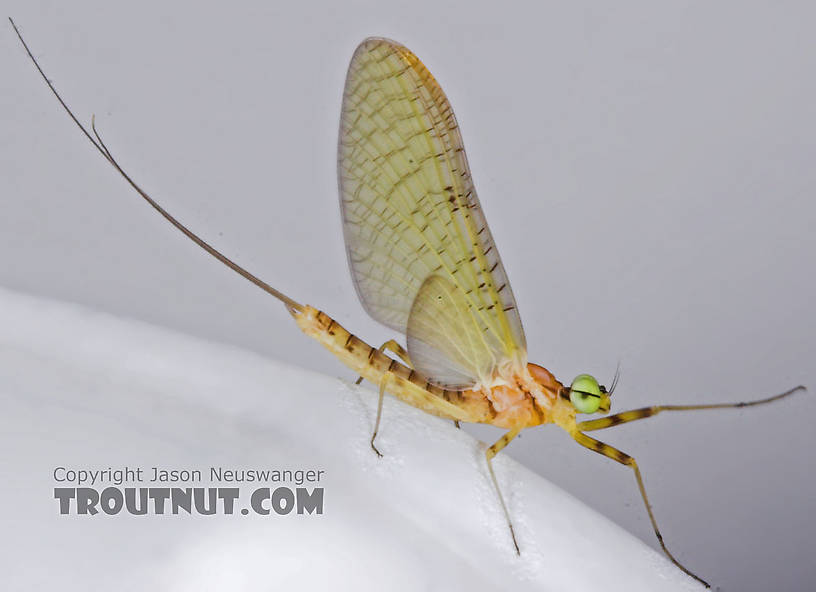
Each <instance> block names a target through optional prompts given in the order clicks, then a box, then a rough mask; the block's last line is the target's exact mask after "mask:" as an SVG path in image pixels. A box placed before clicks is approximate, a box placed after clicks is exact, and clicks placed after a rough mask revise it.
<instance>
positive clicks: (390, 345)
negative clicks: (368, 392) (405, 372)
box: [354, 339, 414, 384]
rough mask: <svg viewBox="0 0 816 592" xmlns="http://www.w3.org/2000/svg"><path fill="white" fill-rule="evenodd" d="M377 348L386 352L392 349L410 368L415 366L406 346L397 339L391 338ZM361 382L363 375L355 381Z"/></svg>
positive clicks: (356, 382)
mask: <svg viewBox="0 0 816 592" xmlns="http://www.w3.org/2000/svg"><path fill="white" fill-rule="evenodd" d="M377 349H378V351H379V352H380V353H384V352H385V350H389V351H391V352H393V353H395V354H397V356H398V357H399V359H400V360H402V361H403V362H405V364H406V365H407V366H408V367H409V368H413V367H414V365H413V364H412V363H411V358H409V357H408V352H407V350H406V349H405V348H404V347H402V346H401V345H400V344H399V343H397V342H396V340H394V339H389V340H388V341H386V342H385V343H383V344H382V345H381V346H380V347H379V348H377ZM361 382H363V377H362V376H359V377H358V378H357V380H356V381H354V384H360V383H361Z"/></svg>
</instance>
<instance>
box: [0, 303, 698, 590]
mask: <svg viewBox="0 0 816 592" xmlns="http://www.w3.org/2000/svg"><path fill="white" fill-rule="evenodd" d="M0 326H2V327H3V331H2V333H0V348H2V355H0V401H2V409H3V413H2V416H0V425H1V426H2V429H0V433H1V434H2V446H3V449H4V450H6V451H12V452H13V453H12V454H4V455H3V460H2V463H3V466H2V470H3V474H4V475H6V476H8V479H7V482H6V486H5V487H6V489H5V493H6V496H4V497H5V503H4V512H3V531H4V532H5V533H6V536H5V537H3V543H2V544H3V549H2V555H3V557H4V559H5V563H6V564H7V565H11V566H14V568H13V569H12V570H11V572H10V574H7V577H8V575H10V577H11V580H10V586H9V587H7V588H6V589H9V590H29V589H54V588H57V587H60V589H65V590H68V589H76V590H87V589H115V590H151V589H161V590H207V589H213V590H215V589H218V590H224V589H229V590H273V589H283V588H284V587H286V588H289V589H298V590H310V589H315V590H325V589H332V590H412V591H413V590H433V589H439V590H450V589H457V590H497V589H503V590H510V589H512V590H514V591H519V590H554V591H555V590H558V591H563V590H597V589H604V590H617V589H620V590H628V591H635V590H648V591H653V590H658V589H659V590H691V589H697V588H698V585H697V584H696V583H694V582H693V581H691V580H690V579H689V578H687V577H686V576H685V575H684V574H682V573H681V572H680V571H679V570H677V569H676V568H675V567H673V566H672V565H671V564H670V563H669V562H668V561H667V560H665V559H664V558H663V557H662V556H661V555H659V554H658V553H656V552H655V551H654V550H652V549H650V548H649V547H647V546H646V545H645V544H643V543H642V542H641V541H639V540H637V539H636V538H635V537H633V536H631V535H630V534H628V533H627V532H625V531H623V530H622V529H620V528H619V527H618V526H616V525H615V524H613V523H611V522H610V521H608V520H607V519H605V518H604V517H602V516H600V515H599V514H597V513H596V512H594V511H593V510H590V509H588V508H587V507H585V506H584V505H582V504H581V503H580V502H578V501H577V500H576V499H574V498H573V497H571V496H570V495H568V494H566V493H564V492H563V491H561V490H559V489H558V488H556V487H554V486H553V485H551V484H550V483H549V482H547V481H545V480H544V479H542V478H541V477H539V476H537V475H535V474H533V473H532V472H530V471H529V470H528V469H526V468H524V467H523V466H521V465H519V464H518V463H516V462H515V461H513V460H511V459H509V458H508V457H506V456H503V455H500V456H499V458H498V459H497V461H496V469H497V473H498V476H499V479H500V481H501V483H502V484H503V487H504V491H505V492H506V496H507V501H508V504H509V506H510V511H511V513H512V515H513V517H514V520H515V525H516V529H517V533H518V537H519V541H520V545H521V547H522V550H523V553H522V556H521V557H517V556H516V555H515V553H514V552H513V549H512V545H511V542H510V538H509V535H508V532H507V528H506V526H505V524H504V521H503V517H502V513H501V510H500V509H499V506H498V503H497V502H496V499H495V497H494V494H493V491H492V490H491V486H490V483H489V480H488V477H487V474H486V470H485V466H484V461H483V452H484V445H483V444H481V443H479V442H478V441H476V440H474V439H473V438H472V437H471V436H469V435H468V434H466V433H465V432H464V431H461V430H456V429H455V428H454V427H453V426H452V425H451V424H450V422H445V421H442V420H439V419H437V418H434V417H431V416H428V415H425V414H423V413H421V412H419V411H417V410H415V409H413V408H411V407H408V406H406V405H404V404H402V403H400V402H399V401H396V400H394V399H391V398H388V399H387V400H386V403H385V409H384V420H383V425H382V430H381V436H380V439H379V440H378V445H379V447H380V449H381V450H382V451H383V452H384V454H385V456H384V458H382V459H377V458H376V456H375V455H374V454H373V453H372V451H371V450H370V448H369V446H368V435H369V433H370V430H371V427H372V422H373V416H374V411H375V404H376V394H375V393H374V392H373V391H372V390H371V389H369V388H357V387H354V386H353V385H351V384H350V381H341V380H338V379H337V378H332V377H327V376H322V375H319V374H315V373H312V372H307V371H304V370H301V369H296V368H292V367H288V366H284V365H281V364H279V363H276V362H273V361H270V360H266V359H263V358H261V357H260V356H258V355H256V354H252V353H248V352H246V351H243V350H240V349H237V348H235V347H229V346H223V345H218V344H213V343H208V342H205V341H202V340H199V339H194V338H191V337H187V336H184V335H180V334H178V333H174V332H171V331H168V330H166V329H162V328H157V327H153V326H149V325H146V324H143V323H141V322H134V321H129V320H122V319H118V318H115V317H112V316H110V315H107V314H101V313H96V312H91V311H88V310H87V309H83V308H81V307H79V306H76V305H70V304H64V303H58V302H54V301H48V300H43V299H39V298H34V297H29V296H25V295H21V294H18V293H13V292H9V291H5V290H0ZM60 465H62V466H74V467H83V468H84V467H96V468H104V467H107V466H113V467H117V466H122V465H130V466H142V467H150V466H154V465H158V466H165V467H175V468H183V467H198V468H206V467H209V466H219V465H220V466H228V467H235V468H273V467H291V468H314V469H324V470H325V471H326V476H325V479H324V481H323V482H322V484H323V485H324V487H325V513H324V514H323V515H321V516H294V515H290V516H286V517H279V516H273V517H261V516H256V515H250V516H240V515H233V516H224V515H218V516H211V517H204V516H155V515H153V516H144V517H138V516H129V515H118V516H105V515H102V514H100V515H97V516H94V517H88V516H75V515H71V516H60V515H58V508H57V501H56V500H54V499H53V492H52V489H53V487H54V486H55V483H54V482H53V477H52V473H53V470H54V467H56V466H60ZM205 486H206V484H205ZM250 489H251V488H248V486H243V487H242V495H246V494H247V491H249V490H250Z"/></svg>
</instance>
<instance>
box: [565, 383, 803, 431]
mask: <svg viewBox="0 0 816 592" xmlns="http://www.w3.org/2000/svg"><path fill="white" fill-rule="evenodd" d="M800 390H807V389H805V387H804V386H802V385H799V386H797V387H795V388H792V389H790V390H787V391H785V392H784V393H780V394H778V395H774V396H773V397H767V398H765V399H757V400H756V401H747V402H741V403H714V404H710V405H655V406H653V407H642V408H640V409H632V410H631V411H623V412H621V413H616V414H615V415H609V416H607V417H601V418H598V419H590V420H588V421H582V422H580V423H579V424H578V430H579V431H581V432H589V431H592V430H602V429H604V428H611V427H612V426H616V425H620V424H622V423H626V422H629V421H636V420H638V419H646V418H647V417H652V416H653V415H657V414H658V413H660V412H661V411H693V410H697V409H729V408H740V407H751V406H753V405H762V404H764V403H771V402H773V401H778V400H779V399H784V398H785V397H787V396H789V395H792V394H793V393H795V392H797V391H800Z"/></svg>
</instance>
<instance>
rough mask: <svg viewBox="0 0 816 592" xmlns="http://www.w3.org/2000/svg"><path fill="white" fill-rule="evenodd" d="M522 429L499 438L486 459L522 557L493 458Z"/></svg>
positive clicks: (518, 553)
mask: <svg viewBox="0 0 816 592" xmlns="http://www.w3.org/2000/svg"><path fill="white" fill-rule="evenodd" d="M520 431H521V428H516V429H514V430H510V431H509V432H507V433H506V434H505V435H504V436H502V437H501V438H499V439H498V440H497V441H496V442H495V443H494V444H493V446H491V447H490V448H488V449H487V451H485V457H486V458H487V469H488V470H489V471H490V478H491V479H492V480H493V486H494V487H495V488H496V493H497V494H498V496H499V502H500V503H501V507H502V510H503V511H504V517H505V518H506V519H507V526H509V527H510V536H511V537H513V546H514V547H515V548H516V554H517V555H521V551H519V546H518V541H516V531H515V530H513V522H512V521H511V520H510V512H508V511H507V505H506V504H505V503H504V497H502V493H501V489H500V488H499V481H498V479H496V473H494V472H493V462H492V461H493V457H494V456H496V455H497V454H498V453H499V452H500V451H501V449H502V448H504V447H505V446H507V445H508V444H509V443H510V441H511V440H512V439H513V438H515V437H516V436H518V434H519V432H520Z"/></svg>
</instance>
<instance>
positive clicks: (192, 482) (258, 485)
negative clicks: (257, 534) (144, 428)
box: [53, 466, 326, 516]
mask: <svg viewBox="0 0 816 592" xmlns="http://www.w3.org/2000/svg"><path fill="white" fill-rule="evenodd" d="M325 473H326V471H324V470H322V469H265V468H264V469H235V468H225V467H208V468H206V469H190V468H184V469H176V468H163V467H150V468H148V469H146V470H145V469H144V468H142V467H122V468H117V469H114V468H112V467H108V468H105V469H85V468H73V467H63V466H60V467H55V468H54V472H53V477H54V481H56V482H57V483H58V484H59V486H58V487H55V488H54V498H55V499H56V500H57V502H58V507H59V513H60V514H63V515H68V514H74V515H85V516H95V515H97V514H102V515H117V514H132V515H136V516H143V515H189V514H201V515H212V514H241V515H244V516H246V515H248V514H250V513H251V514H257V515H259V516H275V515H285V514H292V513H294V514H308V515H311V514H318V515H319V514H323V501H324V500H323V491H324V488H323V487H322V486H318V485H320V482H321V480H322V479H323V478H324V475H325ZM204 483H209V484H210V486H207V487H205V486H203V485H202V486H196V485H198V484H204ZM222 485H224V486H222Z"/></svg>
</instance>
